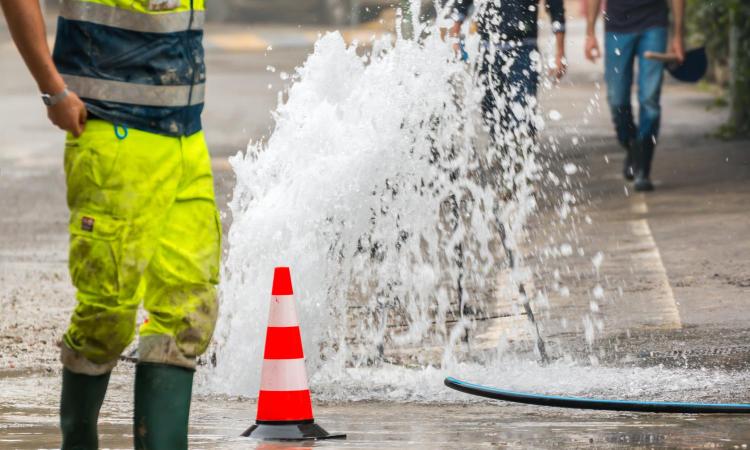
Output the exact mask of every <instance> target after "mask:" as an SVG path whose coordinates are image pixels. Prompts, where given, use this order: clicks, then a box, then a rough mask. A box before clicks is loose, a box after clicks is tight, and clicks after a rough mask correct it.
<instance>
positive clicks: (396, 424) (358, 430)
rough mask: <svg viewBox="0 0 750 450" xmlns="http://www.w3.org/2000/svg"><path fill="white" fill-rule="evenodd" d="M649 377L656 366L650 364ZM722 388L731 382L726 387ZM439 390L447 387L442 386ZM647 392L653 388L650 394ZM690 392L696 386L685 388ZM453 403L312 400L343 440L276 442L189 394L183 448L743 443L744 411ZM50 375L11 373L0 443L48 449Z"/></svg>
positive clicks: (248, 419)
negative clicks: (248, 432) (252, 435)
mask: <svg viewBox="0 0 750 450" xmlns="http://www.w3.org/2000/svg"><path fill="white" fill-rule="evenodd" d="M131 372H132V370H131V368H130V367H129V366H123V367H121V368H118V369H117V370H116V373H115V375H113V378H112V385H111V389H110V391H109V392H108V394H107V398H106V400H105V403H104V406H103V409H102V419H101V425H100V431H101V446H102V448H132V444H131V439H132V433H131V422H130V420H131V414H132V409H131V408H132V402H131V389H132V373H131ZM653 375H654V376H658V374H656V373H653ZM726 388H727V391H726V393H727V394H730V393H731V386H726ZM445 391H446V395H453V394H448V392H452V391H447V389H445ZM655 394H656V393H654V395H655ZM694 394H695V395H698V396H699V395H700V394H699V393H698V392H694ZM460 395H461V394H458V393H456V397H455V398H454V400H453V401H452V402H444V401H443V402H437V403H430V404H425V403H408V404H407V403H399V402H382V401H380V402H368V401H360V402H350V403H346V404H344V403H325V404H316V405H315V411H316V420H317V421H318V422H319V423H320V424H322V425H323V426H324V427H325V428H327V429H328V430H329V431H341V432H346V433H348V435H349V438H348V439H347V440H346V441H331V442H321V443H316V444H314V445H313V444H306V443H303V444H299V443H293V444H278V443H263V442H256V441H249V440H247V439H244V438H241V437H239V434H240V433H241V432H242V431H244V430H245V429H246V428H247V427H249V426H250V425H251V424H252V423H254V416H255V406H256V404H255V401H253V400H247V399H239V398H228V397H224V396H218V397H217V396H206V395H198V396H196V397H195V399H194V402H193V407H192V416H191V434H190V440H191V448H207V449H208V448H210V449H243V448H247V449H252V448H256V449H266V450H270V449H291V448H295V449H302V448H311V447H322V448H371V449H376V448H378V449H382V448H425V449H426V448H432V449H434V448H482V447H497V446H511V447H522V448H532V447H536V448H540V447H552V446H571V447H578V446H589V445H594V446H595V447H596V448H618V447H621V446H624V445H647V446H649V447H653V448H675V447H701V448H724V447H729V448H732V447H734V446H736V447H735V448H744V447H742V445H743V444H744V445H746V444H748V443H750V427H748V426H747V417H746V416H729V415H710V416H709V415H703V416H689V415H656V414H627V413H616V412H596V411H578V410H564V409H556V408H536V407H529V406H524V405H513V404H509V403H503V402H493V401H484V400H474V399H472V400H470V403H466V401H467V400H469V399H468V398H467V397H465V396H464V397H459V396H460ZM58 397H59V378H58V377H57V376H53V377H50V376H45V377H25V378H20V377H11V378H4V379H2V389H1V390H0V448H9V449H15V448H18V449H31V448H34V449H36V448H57V446H59V441H58V433H59V432H58V429H57V421H58V417H57V406H58Z"/></svg>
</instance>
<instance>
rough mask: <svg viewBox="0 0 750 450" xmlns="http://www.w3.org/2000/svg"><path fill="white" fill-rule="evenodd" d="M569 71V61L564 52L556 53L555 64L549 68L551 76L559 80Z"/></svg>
mask: <svg viewBox="0 0 750 450" xmlns="http://www.w3.org/2000/svg"><path fill="white" fill-rule="evenodd" d="M567 72H568V61H567V59H566V58H565V55H564V54H562V53H558V54H557V55H555V65H554V66H552V67H550V69H549V76H551V77H554V78H555V79H557V80H559V79H561V78H562V77H564V76H565V74H566V73H567Z"/></svg>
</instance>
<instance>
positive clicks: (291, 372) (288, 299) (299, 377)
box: [242, 267, 346, 441]
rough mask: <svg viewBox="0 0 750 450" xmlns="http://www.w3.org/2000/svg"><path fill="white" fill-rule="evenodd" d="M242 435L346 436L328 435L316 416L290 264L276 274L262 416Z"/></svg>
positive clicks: (263, 377)
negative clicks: (313, 408)
mask: <svg viewBox="0 0 750 450" xmlns="http://www.w3.org/2000/svg"><path fill="white" fill-rule="evenodd" d="M242 436H245V437H253V438H257V439H265V440H294V441H296V440H312V439H332V438H345V437H346V435H345V434H329V433H328V432H327V431H326V430H324V429H323V428H322V427H321V426H320V425H318V424H316V423H315V419H314V418H313V412H312V403H311V401H310V389H309V388H308V385H307V371H306V370H305V355H304V351H303V349H302V337H301V335H300V330H299V321H298V319H297V311H296V308H295V306H294V296H293V291H292V277H291V274H290V273H289V268H288V267H277V268H276V270H275V271H274V274H273V289H272V291H271V309H270V311H269V314H268V328H267V331H266V346H265V352H264V355H263V370H262V372H261V380H260V394H259V395H258V415H257V416H256V420H255V425H253V426H252V427H250V428H248V429H247V431H245V432H244V433H242Z"/></svg>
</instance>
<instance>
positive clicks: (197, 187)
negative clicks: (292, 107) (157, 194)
mask: <svg viewBox="0 0 750 450" xmlns="http://www.w3.org/2000/svg"><path fill="white" fill-rule="evenodd" d="M181 141H182V157H183V164H182V165H183V168H184V169H183V170H184V171H183V173H182V177H181V180H180V184H179V186H178V188H177V194H176V197H175V200H174V203H173V204H172V205H171V206H170V208H169V209H168V211H167V213H166V214H167V218H166V222H165V225H164V227H163V229H162V231H161V234H160V236H159V238H158V244H159V245H158V248H157V250H156V252H155V254H154V257H153V258H152V260H151V263H150V265H149V266H148V268H147V270H146V272H145V274H144V283H145V290H144V307H145V308H146V310H147V312H148V315H149V320H148V321H147V322H146V323H145V324H144V325H143V326H142V327H141V329H140V342H139V351H138V354H139V361H138V367H137V371H136V392H135V422H134V434H135V447H136V448H137V449H140V448H143V449H152V448H153V449H160V448H169V449H175V450H177V449H181V448H187V427H188V418H189V410H190V397H191V389H192V379H193V372H194V369H195V364H196V358H197V357H198V356H199V355H201V354H202V353H203V352H205V350H206V348H207V347H208V344H209V342H210V340H211V336H212V334H213V330H214V325H215V323H216V318H217V308H218V304H217V299H216V288H215V285H216V284H217V283H218V278H219V260H220V250H221V225H220V221H219V217H218V213H217V210H216V205H215V200H214V191H213V177H212V175H211V161H210V157H209V154H208V150H207V149H206V145H205V141H204V138H203V134H202V133H197V134H195V135H193V136H190V137H188V138H182V139H181ZM165 404H166V405H171V406H170V411H171V413H170V414H169V415H165V414H163V411H164V405H165Z"/></svg>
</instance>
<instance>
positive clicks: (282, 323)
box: [268, 295, 299, 327]
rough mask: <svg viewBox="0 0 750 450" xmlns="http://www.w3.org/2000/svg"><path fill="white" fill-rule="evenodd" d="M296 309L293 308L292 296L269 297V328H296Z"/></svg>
mask: <svg viewBox="0 0 750 450" xmlns="http://www.w3.org/2000/svg"><path fill="white" fill-rule="evenodd" d="M298 325H299V321H298V320H297V309H296V308H295V307H294V296H293V295H274V296H273V297H271V308H270V311H269V313H268V326H269V327H296V326H298Z"/></svg>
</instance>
